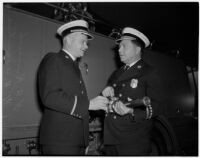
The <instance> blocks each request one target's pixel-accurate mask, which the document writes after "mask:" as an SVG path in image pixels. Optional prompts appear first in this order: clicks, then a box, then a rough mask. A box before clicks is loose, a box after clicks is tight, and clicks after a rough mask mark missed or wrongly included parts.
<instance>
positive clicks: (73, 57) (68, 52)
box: [62, 49, 76, 61]
mask: <svg viewBox="0 0 200 158" xmlns="http://www.w3.org/2000/svg"><path fill="white" fill-rule="evenodd" d="M62 50H63V51H64V52H65V53H67V54H68V55H69V56H70V57H71V58H72V60H73V61H75V60H76V59H75V58H74V56H73V55H72V54H70V53H69V52H68V51H67V50H65V49H62Z"/></svg>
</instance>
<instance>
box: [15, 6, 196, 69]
mask: <svg viewBox="0 0 200 158" xmlns="http://www.w3.org/2000/svg"><path fill="white" fill-rule="evenodd" d="M11 4H12V6H14V7H16V8H20V9H23V10H26V11H30V12H33V13H36V14H39V15H42V16H45V17H48V18H52V15H53V13H54V8H53V7H51V6H48V5H46V4H45V3H11ZM54 4H56V3H54ZM87 11H88V12H89V13H90V14H91V15H92V16H93V18H94V19H95V20H97V21H99V23H98V22H96V23H95V31H96V32H98V33H101V34H104V35H109V34H110V32H111V31H112V29H113V28H120V29H122V28H123V27H125V26H130V27H134V28H136V29H139V30H140V31H141V32H143V33H144V34H145V35H147V36H148V38H149V39H150V41H151V42H152V49H153V50H156V51H160V52H162V53H165V54H168V55H172V56H176V57H178V58H181V59H183V61H184V63H185V65H189V66H192V67H194V68H198V44H199V41H198V38H199V3H198V2H87ZM177 53H178V54H177Z"/></svg>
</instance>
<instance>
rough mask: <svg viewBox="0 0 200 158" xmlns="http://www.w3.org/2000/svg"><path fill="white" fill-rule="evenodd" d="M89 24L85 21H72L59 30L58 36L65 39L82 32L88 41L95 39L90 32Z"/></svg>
mask: <svg viewBox="0 0 200 158" xmlns="http://www.w3.org/2000/svg"><path fill="white" fill-rule="evenodd" d="M88 27H89V26H88V23H87V22H86V21H85V20H74V21H70V22H68V23H66V24H64V25H62V26H60V27H59V28H58V29H57V33H58V35H60V36H62V37H64V36H66V35H68V34H70V33H73V32H81V33H83V34H85V35H87V36H88V39H93V36H92V35H91V34H89V32H88Z"/></svg>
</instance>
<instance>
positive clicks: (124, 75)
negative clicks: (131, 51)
mask: <svg viewBox="0 0 200 158" xmlns="http://www.w3.org/2000/svg"><path fill="white" fill-rule="evenodd" d="M144 66H145V63H144V61H143V60H142V59H141V60H139V61H138V62H137V63H136V64H135V65H133V66H131V67H130V68H129V69H128V70H126V71H123V67H124V66H123V67H122V68H121V69H120V70H119V72H118V73H119V74H118V75H117V76H119V77H118V79H117V81H123V80H127V79H130V78H134V77H136V75H138V74H139V73H140V72H141V71H142V70H143V67H144Z"/></svg>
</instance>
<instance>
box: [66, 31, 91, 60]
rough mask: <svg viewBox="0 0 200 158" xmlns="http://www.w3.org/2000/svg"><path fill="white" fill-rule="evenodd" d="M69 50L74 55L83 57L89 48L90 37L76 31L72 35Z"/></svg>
mask: <svg viewBox="0 0 200 158" xmlns="http://www.w3.org/2000/svg"><path fill="white" fill-rule="evenodd" d="M69 47H70V48H69V50H70V52H71V53H73V55H74V57H76V58H79V57H82V56H83V55H84V54H85V52H86V50H87V49H88V37H87V35H85V34H82V33H81V32H75V33H73V34H72V35H71V36H70V42H69Z"/></svg>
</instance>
